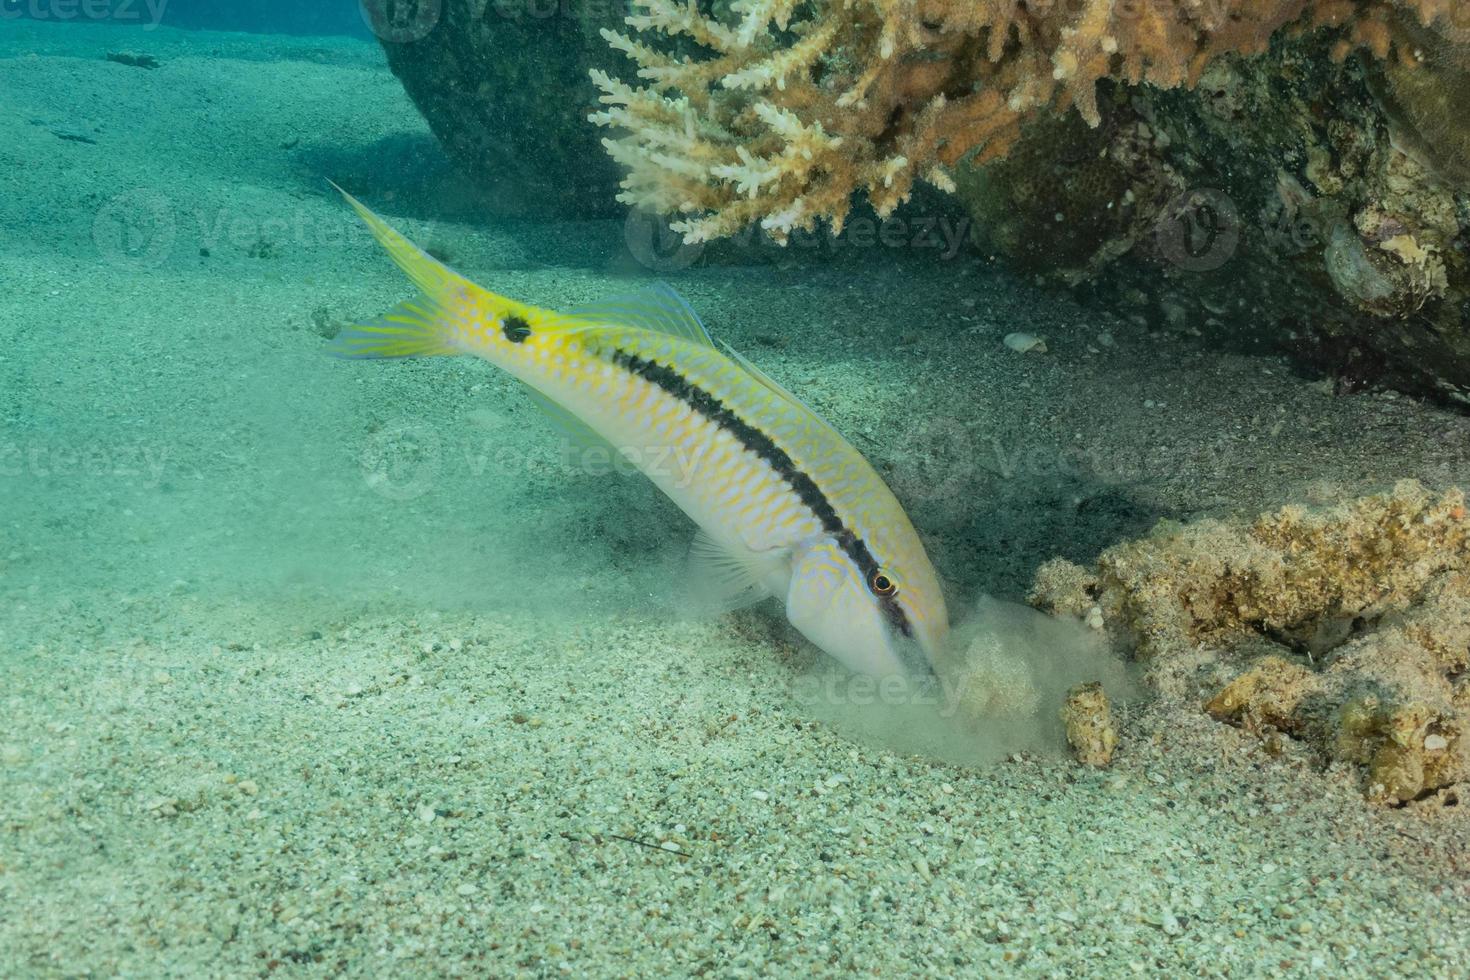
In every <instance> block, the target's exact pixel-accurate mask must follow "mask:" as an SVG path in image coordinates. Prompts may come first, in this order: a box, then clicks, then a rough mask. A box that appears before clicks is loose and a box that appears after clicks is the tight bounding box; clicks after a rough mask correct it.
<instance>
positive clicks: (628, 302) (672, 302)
mask: <svg viewBox="0 0 1470 980" xmlns="http://www.w3.org/2000/svg"><path fill="white" fill-rule="evenodd" d="M567 315H568V316H569V317H572V318H575V319H577V320H584V321H590V322H593V323H607V324H618V325H620V326H625V327H638V328H640V329H643V330H652V331H655V332H657V333H666V334H668V335H670V336H671V337H682V338H683V339H685V340H690V341H693V342H694V343H697V344H703V345H704V346H706V347H713V346H714V341H712V340H710V336H709V331H708V330H706V329H705V328H704V324H703V323H701V322H700V321H699V314H697V313H695V312H694V308H693V307H691V306H690V305H689V303H688V302H687V301H686V300H685V299H684V297H682V296H680V295H679V294H678V293H677V292H675V291H674V287H672V286H670V285H669V284H668V283H665V282H657V283H654V284H653V285H652V286H648V287H646V288H644V289H640V290H638V291H637V292H635V293H627V294H626V295H622V296H609V297H608V298H607V299H601V300H598V301H597V302H595V303H589V304H587V305H586V306H579V307H577V308H576V309H574V310H569V311H568V313H567Z"/></svg>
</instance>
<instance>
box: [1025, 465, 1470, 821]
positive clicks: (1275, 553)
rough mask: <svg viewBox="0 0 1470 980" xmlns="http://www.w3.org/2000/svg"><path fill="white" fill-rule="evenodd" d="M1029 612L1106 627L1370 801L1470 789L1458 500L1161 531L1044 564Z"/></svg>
mask: <svg viewBox="0 0 1470 980" xmlns="http://www.w3.org/2000/svg"><path fill="white" fill-rule="evenodd" d="M1031 601H1032V602H1033V604H1035V605H1037V606H1039V607H1041V608H1043V609H1046V610H1049V611H1051V612H1053V613H1055V614H1061V615H1070V616H1077V617H1081V618H1084V619H1091V620H1092V621H1093V622H1094V623H1100V624H1101V625H1102V626H1104V628H1105V629H1106V630H1107V632H1108V633H1109V635H1110V636H1111V637H1112V638H1113V639H1114V641H1115V642H1116V643H1117V644H1118V645H1119V646H1121V647H1126V648H1127V649H1129V650H1131V651H1132V652H1133V653H1134V654H1135V655H1136V656H1137V657H1138V658H1139V659H1141V660H1142V661H1144V663H1145V664H1146V665H1147V672H1148V678H1149V682H1150V684H1151V686H1152V687H1153V688H1154V689H1155V690H1156V691H1157V692H1158V693H1159V694H1160V695H1161V696H1163V697H1165V698H1171V699H1177V700H1181V701H1185V702H1193V703H1196V704H1199V705H1200V706H1201V707H1202V709H1203V710H1205V711H1207V712H1208V713H1209V714H1210V715H1211V716H1213V717H1215V718H1216V719H1219V720H1221V721H1223V722H1228V723H1231V724H1235V725H1239V726H1241V727H1243V728H1245V729H1247V730H1249V731H1251V732H1253V733H1255V734H1257V735H1259V736H1260V737H1261V738H1262V739H1263V740H1264V741H1265V742H1266V744H1267V745H1268V747H1271V746H1279V739H1281V738H1294V739H1299V740H1302V741H1303V742H1305V743H1306V744H1307V745H1309V746H1310V747H1311V749H1312V750H1313V751H1314V752H1315V753H1316V754H1317V755H1318V756H1319V757H1320V758H1321V759H1322V760H1323V761H1324V762H1325V763H1333V762H1339V763H1346V764H1350V765H1354V766H1358V767H1360V768H1361V769H1362V773H1363V788H1364V791H1365V793H1366V794H1367V795H1368V797H1369V798H1371V799H1373V800H1377V801H1381V802H1385V803H1404V802H1408V801H1411V800H1416V799H1423V798H1426V797H1428V796H1433V795H1435V794H1440V795H1441V796H1443V797H1444V799H1445V800H1446V802H1457V801H1458V793H1459V789H1458V788H1457V787H1460V786H1462V785H1463V784H1465V783H1466V782H1470V520H1467V518H1466V510H1465V498H1464V495H1463V493H1462V492H1460V491H1459V490H1449V491H1445V492H1443V493H1437V494H1436V493H1431V492H1430V491H1429V490H1427V489H1425V488H1424V487H1423V486H1421V485H1419V484H1417V483H1413V482H1404V483H1401V484H1399V485H1398V486H1396V487H1395V488H1394V489H1393V490H1392V491H1391V492H1388V493H1383V494H1377V495H1373V496H1368V497H1364V498H1361V499H1359V500H1355V501H1350V502H1346V503H1342V504H1339V505H1337V506H1335V507H1331V508H1328V509H1324V510H1318V511H1309V510H1307V509H1304V508H1301V507H1287V508H1284V509H1282V510H1280V511H1278V512H1276V513H1272V514H1266V515H1263V516H1261V517H1260V518H1257V519H1256V520H1254V521H1250V522H1244V521H1218V520H1203V521H1199V522H1197V523H1193V524H1189V525H1182V526H1181V525H1176V524H1170V523H1164V524H1161V525H1159V526H1158V527H1157V528H1156V529H1155V530H1154V532H1153V533H1152V534H1150V535H1149V536H1147V537H1145V538H1142V539H1140V540H1136V541H1128V542H1124V543H1122V544H1119V545H1116V546H1114V547H1112V548H1109V549H1108V550H1107V551H1105V552H1104V553H1103V554H1102V555H1101V556H1100V557H1099V559H1098V562H1097V565H1096V567H1095V568H1094V569H1084V568H1082V567H1080V566H1078V565H1075V564H1072V563H1070V562H1065V561H1055V562H1052V563H1049V564H1048V565H1046V566H1044V567H1043V568H1042V569H1041V570H1040V571H1039V572H1038V575H1037V578H1036V582H1035V585H1034V588H1033V590H1032V595H1031Z"/></svg>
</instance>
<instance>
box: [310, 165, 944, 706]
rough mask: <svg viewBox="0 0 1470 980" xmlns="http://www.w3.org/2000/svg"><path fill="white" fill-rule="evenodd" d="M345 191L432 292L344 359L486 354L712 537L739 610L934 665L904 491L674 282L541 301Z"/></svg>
mask: <svg viewBox="0 0 1470 980" xmlns="http://www.w3.org/2000/svg"><path fill="white" fill-rule="evenodd" d="M333 186H336V185H333ZM338 190H341V188H338ZM342 193H343V196H344V197H346V198H347V201H348V203H350V204H351V205H352V207H353V208H355V209H356V211H357V213H358V214H359V215H361V217H362V219H363V220H364V221H365V222H367V224H368V227H369V228H371V229H372V232H373V235H374V236H375V237H376V238H377V240H378V242H379V243H380V244H382V245H383V247H384V248H385V249H387V251H388V254H389V255H390V256H392V258H393V261H394V262H396V263H397V264H398V266H399V267H400V268H401V269H403V271H404V272H406V273H408V276H409V278H410V279H412V280H413V282H414V284H415V285H417V286H418V288H419V291H420V295H419V296H418V297H417V298H416V299H413V300H410V301H408V302H406V303H403V304H402V305H400V306H398V307H397V308H395V309H393V310H392V311H390V312H389V313H387V314H385V315H383V316H382V317H380V318H378V319H376V320H374V321H372V322H370V323H364V324H361V325H359V326H356V327H350V328H348V329H347V330H345V331H344V332H343V333H342V335H340V336H339V337H338V339H337V341H336V342H335V347H336V352H337V353H339V354H342V355H344V356H348V357H412V356H418V355H435V354H474V355H476V356H478V357H483V358H484V359H485V360H487V361H489V362H490V363H492V364H495V365H496V366H498V367H500V368H503V369H504V370H505V371H507V372H509V373H510V374H511V375H513V376H514V377H516V378H517V379H518V380H520V381H522V382H524V383H525V384H526V385H528V386H529V387H530V388H531V389H533V392H534V393H537V394H539V396H540V400H542V401H544V402H547V403H549V404H548V405H545V406H544V407H546V408H547V409H548V410H549V411H551V412H552V413H553V414H556V415H559V416H562V421H563V422H564V424H565V423H568V422H570V423H572V424H576V423H578V422H579V423H580V424H581V425H582V426H585V427H586V428H587V429H590V430H591V431H592V433H593V434H595V436H597V437H600V438H601V439H602V440H605V441H606V442H607V443H610V444H611V445H612V446H613V447H616V451H620V452H622V453H623V454H624V455H625V456H626V457H627V458H628V459H629V460H630V461H631V462H633V463H634V464H635V465H637V466H638V467H639V468H640V469H641V470H642V471H643V472H644V473H645V474H647V475H648V477H649V478H650V479H652V480H653V482H654V483H655V484H657V486H658V488H659V489H660V490H662V491H663V492H664V493H665V494H667V495H668V496H669V497H670V498H672V499H673V501H674V502H675V503H676V504H678V505H679V507H680V508H681V509H682V510H683V511H684V513H686V514H688V515H689V516H690V517H691V518H692V519H693V520H694V522H695V523H696V524H697V525H699V527H700V529H701V531H702V534H699V535H696V542H695V545H694V547H693V548H692V549H691V558H692V559H693V560H694V561H696V562H697V563H699V564H700V565H701V566H702V567H703V568H704V569H705V570H706V571H708V572H709V573H710V574H708V575H707V576H706V578H708V579H709V580H711V581H714V582H716V583H717V584H718V588H719V590H720V598H721V600H722V602H723V603H724V604H725V606H726V607H727V608H735V607H737V606H740V605H746V604H749V603H752V602H756V601H759V600H760V599H762V598H764V597H766V596H780V597H784V599H785V603H786V615H787V618H788V619H789V620H790V621H791V623H792V625H793V626H795V627H796V628H797V629H798V630H800V631H801V632H802V633H803V634H804V635H805V636H806V637H807V638H808V639H809V640H811V641H812V642H813V643H815V644H816V645H817V646H819V647H821V648H822V649H823V650H825V651H826V652H827V653H829V654H831V655H832V656H833V657H836V658H837V659H838V660H839V661H841V662H842V663H843V664H845V665H846V666H847V667H848V668H849V669H851V670H854V671H857V672H860V673H865V674H871V675H875V676H880V677H881V676H886V675H889V674H894V673H899V672H915V671H916V670H917V671H919V672H922V673H928V672H930V671H931V670H933V669H934V664H935V658H936V655H937V653H938V651H939V645H940V644H941V643H942V642H943V640H944V637H945V635H946V633H947V632H948V629H949V620H948V618H947V616H946V613H945V608H944V598H943V596H942V595H941V594H940V589H939V581H938V578H937V577H936V576H935V574H934V568H933V566H931V565H930V563H929V558H928V556H927V555H926V554H925V553H924V546H923V545H922V544H921V543H920V542H919V537H918V535H917V534H915V533H914V528H913V525H911V524H910V523H909V519H908V517H907V515H905V514H904V512H903V508H902V507H901V506H899V503H898V501H897V500H896V499H895V498H894V496H893V493H892V492H891V491H890V490H889V489H888V487H887V486H886V485H885V484H884V483H883V480H882V479H881V478H880V477H879V476H878V474H877V473H876V472H874V470H873V468H872V466H870V465H868V461H867V460H865V459H863V457H862V455H861V454H860V453H859V452H858V451H857V450H856V449H854V448H853V447H852V445H851V444H850V443H848V442H847V440H845V439H843V438H842V436H840V435H838V434H837V432H836V431H835V430H834V429H833V428H832V427H831V426H830V425H828V424H827V423H826V422H824V421H823V420H822V419H821V418H819V417H818V416H817V415H816V414H815V413H814V412H812V411H811V410H810V409H809V408H807V407H806V406H805V405H803V404H802V403H801V402H800V401H798V400H797V399H796V398H795V397H794V396H792V395H791V394H790V393H789V392H788V391H786V389H785V388H783V387H781V386H780V385H779V384H777V383H776V382H774V381H772V380H771V379H770V378H769V377H767V376H766V375H765V374H763V373H762V372H761V371H759V370H758V369H756V368H755V367H754V366H753V365H751V364H750V363H748V362H747V361H745V360H744V359H743V358H741V357H740V356H739V355H738V354H735V353H734V352H733V351H728V352H726V351H721V350H720V349H718V348H716V347H715V345H714V343H713V342H712V341H711V340H710V337H709V334H708V333H706V332H705V330H704V327H703V326H702V325H701V324H700V322H699V319H698V317H696V316H695V314H694V312H693V310H691V309H690V308H689V306H688V304H687V303H685V302H684V301H683V299H681V298H680V297H679V296H678V294H677V293H675V292H674V291H673V290H672V289H670V288H669V287H668V286H664V285H662V284H660V285H659V286H657V287H654V288H652V289H648V290H645V291H644V292H642V293H639V294H636V295H634V296H630V297H623V298H620V299H616V300H610V301H608V302H605V303H599V304H596V305H594V306H590V307H586V308H583V309H579V310H574V311H571V312H567V313H557V312H553V311H551V310H544V309H540V308H538V307H534V306H527V305H525V304H523V303H517V302H516V301H514V300H511V299H506V298H505V297H503V296H497V295H496V294H494V293H492V292H489V291H487V290H485V289H482V288H480V287H479V286H477V285H475V284H474V283H472V282H470V281H469V280H468V279H465V278H464V277H462V276H460V275H458V274H457V273H455V272H454V271H453V270H451V269H449V268H448V267H446V266H445V265H443V264H442V263H440V262H439V261H438V260H436V259H434V258H433V257H432V256H430V255H429V254H428V253H426V252H424V251H423V250H422V249H420V248H418V247H417V246H415V245H414V244H413V243H411V242H409V241H408V240H407V239H406V238H404V237H403V236H402V235H400V234H398V232H396V231H394V230H393V229H392V228H390V227H389V226H388V225H387V224H386V223H385V222H384V221H383V220H382V219H381V218H379V217H378V216H377V215H375V214H374V213H373V212H372V211H370V210H369V209H368V208H367V207H365V206H364V205H363V204H362V203H361V202H359V201H357V200H356V199H355V198H353V197H352V196H351V195H349V194H347V193H346V192H345V191H343V192H342ZM568 416H570V418H567V417H568ZM669 459H674V460H678V461H680V465H678V466H676V467H674V466H669V465H667V461H668V460H669ZM656 463H657V465H655V464H656Z"/></svg>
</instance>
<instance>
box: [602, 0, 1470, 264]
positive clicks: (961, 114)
mask: <svg viewBox="0 0 1470 980" xmlns="http://www.w3.org/2000/svg"><path fill="white" fill-rule="evenodd" d="M634 2H635V6H636V7H637V8H638V10H639V12H638V13H636V14H635V15H633V16H630V17H629V18H628V21H627V23H628V25H629V26H630V27H631V28H633V33H632V34H627V33H621V32H616V31H611V30H606V31H604V32H603V36H604V37H605V38H606V39H607V40H608V42H609V43H610V44H612V45H613V47H615V48H617V49H618V50H620V51H622V52H624V53H625V54H627V55H628V56H629V57H630V58H631V59H632V60H633V61H634V62H636V63H637V65H638V77H639V78H640V79H642V82H643V84H642V85H640V86H636V87H635V86H633V85H629V84H627V83H625V82H623V81H621V80H618V79H616V78H613V77H611V76H610V75H608V74H606V73H604V72H601V71H594V72H593V73H592V74H593V80H594V81H595V82H596V83H597V85H598V86H599V87H600V88H601V89H602V91H603V97H602V101H603V103H604V104H606V105H607V106H608V108H606V109H605V110H603V111H600V112H597V113H594V114H593V116H592V117H591V118H592V120H593V121H594V122H597V123H599V124H602V125H605V126H609V127H614V128H616V129H619V130H621V131H622V134H621V135H619V136H618V137H616V138H612V139H607V140H604V145H606V146H607V147H608V149H609V151H610V152H611V154H612V155H613V157H614V158H615V159H616V160H617V161H618V162H619V163H620V164H622V165H623V166H624V168H625V169H626V171H627V174H626V177H625V178H624V180H623V185H622V186H623V192H622V194H621V195H620V200H623V201H625V202H626V203H630V204H634V205H637V206H640V207H644V208H647V209H649V210H652V211H655V212H657V213H660V214H679V215H681V216H682V217H681V218H680V219H679V220H678V221H677V222H676V223H675V224H674V225H673V227H674V228H675V230H677V231H680V232H682V233H683V234H684V235H685V237H686V239H687V240H690V241H700V240H706V239H712V238H717V237H720V236H723V235H728V234H732V233H734V232H735V231H738V230H739V229H741V228H743V227H745V226H746V225H749V224H752V223H759V224H760V226H761V227H762V228H764V229H765V230H766V231H767V232H768V233H769V234H770V235H771V236H772V237H774V238H776V239H777V240H785V238H786V236H787V235H789V233H790V232H791V231H793V230H795V229H798V228H800V229H807V230H809V229H811V228H812V227H813V226H814V225H815V222H816V221H817V220H818V219H826V220H828V221H830V222H831V224H832V226H833V229H834V231H839V230H840V228H841V226H842V222H843V220H844V218H845V216H846V214H847V212H848V209H849V206H850V200H851V196H852V193H853V192H854V191H855V190H861V191H862V192H864V193H865V194H866V195H867V197H868V199H869V200H870V201H871V203H872V204H873V206H874V207H875V208H876V209H877V211H878V212H879V213H880V214H882V215H886V214H888V213H889V212H890V211H891V210H892V209H893V208H894V207H895V206H896V205H897V204H899V203H900V202H902V201H903V200H905V199H906V198H907V197H908V196H909V194H910V192H911V190H912V186H913V181H914V179H915V177H916V176H918V177H923V178H925V179H927V180H929V181H930V182H932V183H934V184H935V185H937V186H939V187H942V188H946V189H948V188H952V187H953V181H952V179H951V176H950V174H949V172H948V168H950V167H952V166H954V165H955V164H956V163H958V162H959V161H960V160H961V159H963V158H966V157H967V156H969V157H971V158H972V159H973V160H975V161H984V160H986V159H994V158H996V157H999V156H1002V155H1004V154H1005V153H1006V152H1007V151H1008V150H1009V149H1010V147H1011V146H1012V145H1013V144H1014V142H1015V141H1016V139H1017V138H1018V136H1019V135H1020V132H1021V124H1022V122H1024V121H1025V120H1026V119H1028V118H1029V117H1031V116H1032V115H1034V114H1036V113H1037V112H1038V111H1039V110H1041V109H1043V108H1046V107H1055V108H1062V109H1064V108H1066V107H1068V106H1074V107H1075V108H1076V109H1077V111H1078V112H1079V113H1080V114H1081V116H1082V118H1083V119H1085V120H1086V121H1087V122H1088V123H1089V124H1090V125H1096V124H1097V122H1098V120H1099V118H1100V117H1099V108H1098V101H1097V100H1098V83H1099V82H1101V81H1103V80H1105V79H1112V80H1117V81H1121V82H1127V83H1133V84H1137V83H1144V82H1146V83H1149V84H1152V85H1155V86H1158V87H1162V88H1173V87H1178V86H1187V85H1193V84H1194V83H1195V82H1196V81H1197V80H1198V79H1199V78H1200V76H1201V74H1202V73H1203V72H1204V70H1205V68H1206V67H1207V66H1208V65H1210V64H1211V63H1212V62H1213V61H1214V60H1215V59H1216V58H1217V57H1219V56H1220V55H1223V54H1229V53H1244V54H1249V53H1256V52H1259V51H1262V50H1264V49H1265V47H1266V45H1267V44H1268V42H1269V41H1270V39H1271V37H1272V36H1273V35H1275V34H1276V33H1277V32H1280V31H1285V30H1303V29H1310V28H1317V27H1323V28H1332V29H1335V30H1337V31H1338V32H1339V34H1340V41H1339V43H1338V46H1337V48H1336V50H1335V54H1336V55H1338V56H1339V57H1344V56H1346V54H1347V53H1348V52H1350V51H1351V50H1354V49H1357V48H1365V49H1367V50H1369V51H1371V52H1372V53H1373V54H1375V55H1377V56H1378V57H1380V58H1385V57H1388V56H1390V54H1391V53H1392V52H1393V51H1394V49H1395V46H1396V36H1397V33H1398V25H1399V24H1400V23H1401V21H1402V16H1395V15H1396V14H1398V15H1403V14H1408V15H1410V17H1411V18H1417V20H1418V21H1419V22H1420V23H1424V24H1431V23H1436V22H1438V21H1445V22H1449V21H1451V19H1452V18H1453V17H1454V16H1456V13H1455V11H1456V10H1457V9H1458V8H1457V7H1456V6H1455V0H1075V2H1067V0H1052V2H1044V3H1022V2H1019V0H841V2H839V0H814V2H807V3H797V2H796V0H730V2H729V3H728V4H725V3H723V2H721V3H719V4H717V6H716V12H711V13H707V12H705V11H701V10H700V9H699V7H698V6H697V5H696V4H695V3H694V2H693V0H690V2H689V3H687V5H683V6H681V5H679V4H677V3H676V2H674V0H634ZM1409 57H1411V55H1409Z"/></svg>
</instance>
